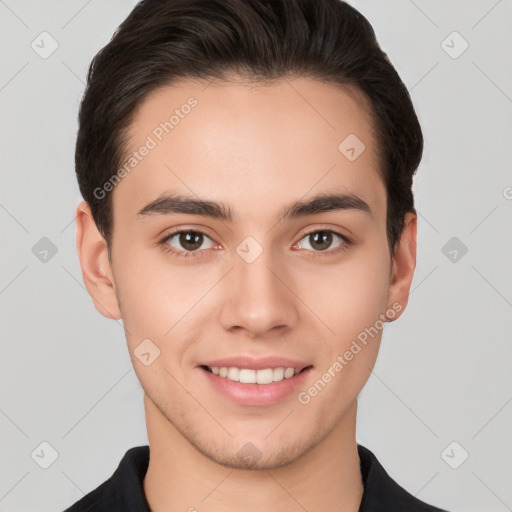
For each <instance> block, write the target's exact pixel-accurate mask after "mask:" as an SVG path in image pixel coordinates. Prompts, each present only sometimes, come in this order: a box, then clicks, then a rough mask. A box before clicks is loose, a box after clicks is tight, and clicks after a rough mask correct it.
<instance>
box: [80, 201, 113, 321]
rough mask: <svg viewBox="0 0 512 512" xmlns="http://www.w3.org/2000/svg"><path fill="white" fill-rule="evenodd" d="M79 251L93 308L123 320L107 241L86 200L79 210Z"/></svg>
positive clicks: (81, 203)
mask: <svg viewBox="0 0 512 512" xmlns="http://www.w3.org/2000/svg"><path fill="white" fill-rule="evenodd" d="M76 250H77V253H78V259H79V260H80V266H81V267H82V278H83V280H84V283H85V286H86V287H87V290H88V291H89V294H90V296H91V298H92V301H93V304H94V307H95V308H96V309H97V310H98V312H99V313H100V314H102V315H103V316H105V317H107V318H111V319H112V320H118V319H120V318H121V310H120V308H119V303H118V300H117V295H116V290H115V281H114V278H113V274H112V268H111V266H110V262H109V260H108V250H107V243H106V241H105V239H104V238H103V235H102V234H101V233H100V232H99V230H98V228H97V227H96V223H95V222H94V218H93V216H92V212H91V208H90V206H89V203H87V202H86V201H81V202H80V203H79V204H78V206H77V209H76Z"/></svg>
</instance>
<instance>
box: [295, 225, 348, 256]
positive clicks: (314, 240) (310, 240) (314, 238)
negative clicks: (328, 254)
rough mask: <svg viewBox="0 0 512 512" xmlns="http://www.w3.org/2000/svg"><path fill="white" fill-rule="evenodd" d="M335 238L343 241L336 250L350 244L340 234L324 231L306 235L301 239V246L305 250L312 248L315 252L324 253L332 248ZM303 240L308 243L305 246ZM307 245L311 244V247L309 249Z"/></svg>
mask: <svg viewBox="0 0 512 512" xmlns="http://www.w3.org/2000/svg"><path fill="white" fill-rule="evenodd" d="M335 238H338V239H340V240H341V241H343V243H342V244H338V246H337V247H335V249H336V248H338V247H340V245H341V246H344V245H346V244H347V243H348V240H347V239H346V237H344V236H343V235H341V234H340V233H337V232H336V231H332V230H327V229H324V230H317V231H312V232H311V233H308V234H307V235H305V236H304V237H303V238H302V239H301V242H300V246H301V248H303V249H309V248H311V249H312V250H313V251H315V252H324V251H327V250H328V249H331V248H332V247H331V246H332V244H333V241H334V240H335ZM302 240H306V241H307V243H306V244H303V243H302ZM307 244H309V246H310V247H307ZM332 252H335V251H332Z"/></svg>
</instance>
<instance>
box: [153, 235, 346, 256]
mask: <svg viewBox="0 0 512 512" xmlns="http://www.w3.org/2000/svg"><path fill="white" fill-rule="evenodd" d="M320 232H326V233H334V234H335V235H337V236H339V237H340V238H341V239H342V240H343V242H344V243H343V244H341V245H340V246H339V247H338V248H336V249H334V250H331V251H313V257H314V258H316V257H322V256H324V255H325V254H327V255H328V256H331V255H335V254H338V253H341V252H343V251H345V250H346V249H348V247H349V246H350V245H352V242H351V240H349V239H348V238H347V237H346V236H345V235H343V234H342V233H340V232H339V231H336V230H334V229H316V230H314V231H309V232H308V233H304V234H303V235H302V237H301V238H300V240H302V239H303V238H304V237H306V236H309V235H312V234H313V233H320ZM181 233H201V234H203V235H205V236H207V237H208V238H210V236H209V235H208V233H206V232H205V231H203V230H202V229H199V228H194V229H181V230H179V231H174V232H172V233H169V234H166V235H165V236H164V237H163V238H161V239H160V241H159V245H161V246H162V249H163V250H164V251H165V252H169V253H171V254H173V255H174V256H176V257H178V258H197V257H198V256H197V253H201V252H202V251H203V250H206V249H202V250H196V251H178V250H176V249H175V248H174V247H171V246H170V245H169V244H168V243H167V241H168V240H169V239H170V238H172V237H173V236H175V235H179V234H181Z"/></svg>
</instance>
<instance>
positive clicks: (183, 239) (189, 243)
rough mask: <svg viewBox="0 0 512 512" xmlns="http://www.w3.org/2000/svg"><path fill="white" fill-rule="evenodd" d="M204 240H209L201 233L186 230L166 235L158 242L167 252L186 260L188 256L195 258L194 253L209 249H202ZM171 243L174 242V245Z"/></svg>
mask: <svg viewBox="0 0 512 512" xmlns="http://www.w3.org/2000/svg"><path fill="white" fill-rule="evenodd" d="M205 238H206V239H208V240H211V239H210V237H209V236H208V235H207V234H206V233H203V232H202V231H199V230H193V229H188V230H181V231H176V232H174V233H172V234H170V235H167V236H166V237H165V238H163V239H162V240H161V241H160V243H161V244H162V245H163V246H164V248H165V249H166V250H168V251H169V252H171V253H174V254H176V255H177V256H182V257H185V258H186V257H189V256H196V254H194V253H200V252H201V251H202V250H203V249H208V248H211V247H206V248H205V247H202V246H203V244H204V242H205ZM171 241H174V244H173V243H171ZM212 243H213V242H212Z"/></svg>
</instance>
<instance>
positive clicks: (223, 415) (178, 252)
mask: <svg viewBox="0 0 512 512" xmlns="http://www.w3.org/2000/svg"><path fill="white" fill-rule="evenodd" d="M422 148H423V138H422V132H421V128H420V126H419V123H418V119H417V117H416V114H415V111H414V108H413V106H412V104H411V100H410V97H409V95H408V93H407V89H406V88H405V86H404V84H403V83H402V82H401V80H400V78H399V77H398V75H397V73H396V71H395V70H394V68H393V67H392V65H391V64H390V62H389V60H388V59H387V57H386V55H385V54H384V53H383V52H382V50H381V49H380V48H379V46H378V43H377V41H376V39H375V35H374V32H373V29H372V28H371V26H370V24H369V23H368V21H367V20H366V19H365V18H364V17H363V16H362V15H361V14H360V13H359V12H357V11H356V10H355V9H353V8H352V7H350V6H349V5H348V4H346V3H344V2H341V1H339V0H187V1H184V0H183V1H180V0H147V1H144V2H140V3H139V4H137V6H136V7H135V8H134V10H133V11H132V13H131V14H130V15H129V17H128V18H127V19H126V20H125V21H124V22H123V23H122V25H121V26H120V28H119V29H118V30H117V31H116V33H115V35H114V37H113V39H112V40H111V41H110V42H109V44H108V45H107V46H106V47H105V48H103V49H102V50H101V52H100V53H99V54H98V55H97V56H96V57H95V58H94V60H93V62H92V64H91V68H90V70H89V75H88V83H87V89H86V92H85V95H84V98H83V101H82V104H81V108H80V116H79V132H78V138H77V147H76V172H77V177H78V182H79V185H80V190H81V193H82V195H83V197H84V201H83V202H81V203H80V205H79V206H78V208H77V219H76V227H77V250H78V255H79V258H80V264H81V267H82V275H83V279H84V282H85V284H86V286H87V289H88V291H89V293H90V294H91V297H92V300H93V302H94V305H95V307H96V308H97V309H98V311H99V312H100V313H101V314H102V315H104V316H106V317H107V318H112V319H122V320H123V324H124V327H125V331H126V338H127V343H128V347H129V351H130V356H131V358H132V362H133V365H134V370H135V372H136V374H137V377H138V378H139V380H140V382H141V385H142V387H143V389H144V407H145V415H146V424H147V431H148V440H149V446H142V447H134V448H132V449H130V450H128V451H127V453H126V455H125V457H124V458H123V460H122V461H121V463H120V465H119V467H118V469H117V470H116V472H115V473H114V475H113V476H112V477H111V478H110V479H109V480H107V481H106V482H104V483H103V484H101V485H100V486H99V487H98V488H96V489H95V490H93V491H91V492H90V493H89V494H88V495H86V496H85V497H84V498H83V499H81V500H80V501H79V502H77V503H76V504H74V505H73V506H71V507H70V508H68V509H67V510H68V511H70V512H78V511H109V512H113V511H117V510H119V511H121V510H123V511H125V512H132V511H149V510H151V511H153V512H163V511H187V510H188V511H199V512H201V511H209V512H216V511H223V512H225V511H239V510H241V509H243V510H245V511H246V512H249V511H250V512H252V511H261V510H265V511H266V512H269V511H270V512H273V511H278V510H279V511H281V510H287V511H295V510H297V511H299V510H300V511H304V510H307V511H316V510H323V511H329V512H330V511H333V512H334V511H343V512H358V511H359V512H368V511H397V512H398V511H404V512H405V511H408V512H412V511H414V512H419V511H425V512H426V511H440V510H441V509H439V508H435V507H433V506H430V505H428V504H426V503H424V502H422V501H420V500H419V499H417V498H415V497H414V496H412V495H411V494H409V493H408V492H407V491H406V490H405V489H403V488H402V487H400V486H399V485H398V483H396V482H395V481H394V480H393V479H392V478H391V477H390V476H389V475H388V474H387V473H386V472H385V470H384V468H383V467H382V466H381V465H380V463H379V461H378V460H377V459H376V457H375V455H374V454H373V453H372V452H371V451H370V450H369V449H367V448H366V447H364V446H361V445H358V444H357V442H356V436H355V434H356V410H357V397H358V394H359V393H360V391H361V389H362V388H363V386H364V385H365V383H366V381H367V379H368V377H369V375H370V373H371V370H372V368H373V366H374V363H375V361H376V358H377V354H378V350H379V344H380V339H381V336H382V330H383V326H384V322H386V321H393V320H396V319H397V318H398V317H399V316H400V315H401V314H402V313H403V311H404V309H405V307H406V306H407V302H408V294H409V289H410V284H411V281H412V278H413V273H414V269H415V263H416V221H417V218H416V212H415V209H414V201H413V195H412V191H411V187H412V178H413V175H414V173H415V171H416V169H417V166H418V164H419V162H420V160H421V153H422ZM368 333H371V336H369V335H368Z"/></svg>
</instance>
